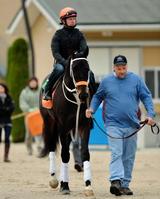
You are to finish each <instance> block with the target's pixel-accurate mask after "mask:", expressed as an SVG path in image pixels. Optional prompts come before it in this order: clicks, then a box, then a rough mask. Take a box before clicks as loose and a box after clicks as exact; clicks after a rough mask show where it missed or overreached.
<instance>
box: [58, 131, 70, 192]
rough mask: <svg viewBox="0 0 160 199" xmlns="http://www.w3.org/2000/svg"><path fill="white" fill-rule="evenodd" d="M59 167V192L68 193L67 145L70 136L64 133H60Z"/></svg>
mask: <svg viewBox="0 0 160 199" xmlns="http://www.w3.org/2000/svg"><path fill="white" fill-rule="evenodd" d="M60 139H61V145H62V148H61V159H62V162H61V168H60V183H61V185H60V192H61V193H62V194H69V193H70V189H69V165H68V162H69V159H70V153H69V146H70V142H71V138H70V137H69V136H68V137H67V136H66V134H64V135H61V137H60Z"/></svg>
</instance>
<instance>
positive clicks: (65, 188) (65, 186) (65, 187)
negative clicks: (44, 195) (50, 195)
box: [59, 182, 70, 195]
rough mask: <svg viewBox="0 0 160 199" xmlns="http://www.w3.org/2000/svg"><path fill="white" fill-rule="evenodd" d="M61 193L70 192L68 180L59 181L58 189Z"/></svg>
mask: <svg viewBox="0 0 160 199" xmlns="http://www.w3.org/2000/svg"><path fill="white" fill-rule="evenodd" d="M59 191H60V192H61V193H62V195H67V194H70V189H69V186H68V182H61V186H60V190H59Z"/></svg>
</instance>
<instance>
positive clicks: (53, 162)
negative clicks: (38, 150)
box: [49, 152, 58, 189]
mask: <svg viewBox="0 0 160 199" xmlns="http://www.w3.org/2000/svg"><path fill="white" fill-rule="evenodd" d="M49 173H50V174H51V176H52V179H51V181H50V182H49V185H50V186H51V187H52V188H53V189H55V188H57V187H58V180H57V178H56V160H55V152H50V153H49Z"/></svg>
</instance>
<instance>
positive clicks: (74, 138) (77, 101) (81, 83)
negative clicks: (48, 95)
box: [62, 58, 90, 142]
mask: <svg viewBox="0 0 160 199" xmlns="http://www.w3.org/2000/svg"><path fill="white" fill-rule="evenodd" d="M79 60H85V61H86V62H88V60H87V59H86V58H75V59H71V61H70V68H69V70H70V77H71V78H72V81H73V84H74V88H73V89H71V88H69V87H68V86H67V85H66V83H65V77H66V76H65V75H64V77H63V81H62V91H63V95H64V97H65V99H66V100H67V101H69V102H71V103H72V104H76V105H77V113H76V125H75V135H74V136H73V132H72V131H71V132H70V134H71V139H72V141H73V142H75V141H77V139H78V122H79V113H80V106H81V103H82V102H81V100H80V98H79V93H78V87H79V86H86V87H87V90H89V88H88V84H89V79H90V70H89V72H88V79H87V81H78V82H77V81H76V80H75V76H74V73H73V63H74V62H75V61H79ZM65 89H66V90H67V91H68V92H69V93H71V94H72V95H73V96H74V98H75V101H73V100H72V99H69V98H68V97H67V95H66V92H65ZM88 103H89V102H88Z"/></svg>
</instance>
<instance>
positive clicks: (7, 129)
mask: <svg viewBox="0 0 160 199" xmlns="http://www.w3.org/2000/svg"><path fill="white" fill-rule="evenodd" d="M3 128H4V132H5V143H6V144H10V134H11V129H12V127H11V126H8V125H4V126H3ZM1 141H2V127H1V128H0V142H1Z"/></svg>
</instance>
